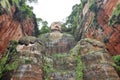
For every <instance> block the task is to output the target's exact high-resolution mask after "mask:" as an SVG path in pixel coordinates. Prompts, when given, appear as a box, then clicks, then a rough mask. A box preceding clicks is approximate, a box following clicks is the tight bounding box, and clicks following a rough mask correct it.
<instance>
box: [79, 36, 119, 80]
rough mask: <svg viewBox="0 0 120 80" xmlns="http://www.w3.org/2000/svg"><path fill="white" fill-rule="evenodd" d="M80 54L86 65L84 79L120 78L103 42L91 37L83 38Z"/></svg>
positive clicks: (117, 79) (112, 79)
mask: <svg viewBox="0 0 120 80" xmlns="http://www.w3.org/2000/svg"><path fill="white" fill-rule="evenodd" d="M80 55H81V60H82V63H83V65H84V69H83V80H120V78H119V76H118V74H117V72H116V71H115V69H114V67H113V66H112V65H113V64H114V63H113V61H112V58H111V56H110V55H109V53H108V51H106V47H105V45H104V44H103V43H101V42H99V41H97V40H94V39H89V38H86V39H82V40H81V41H80Z"/></svg>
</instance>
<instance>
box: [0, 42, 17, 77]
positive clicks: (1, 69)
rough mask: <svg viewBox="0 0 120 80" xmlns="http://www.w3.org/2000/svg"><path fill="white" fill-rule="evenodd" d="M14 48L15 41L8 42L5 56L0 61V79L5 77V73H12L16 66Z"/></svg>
mask: <svg viewBox="0 0 120 80" xmlns="http://www.w3.org/2000/svg"><path fill="white" fill-rule="evenodd" d="M16 46H17V42H16V41H10V44H9V46H8V47H7V51H6V53H5V55H4V56H3V58H2V59H1V60H0V79H3V78H4V77H5V75H4V74H5V72H8V71H12V70H14V69H16V68H17V66H18V60H17V51H16ZM7 74H8V73H7Z"/></svg>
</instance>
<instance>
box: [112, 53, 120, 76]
mask: <svg viewBox="0 0 120 80" xmlns="http://www.w3.org/2000/svg"><path fill="white" fill-rule="evenodd" d="M112 59H113V61H114V62H115V64H113V66H114V67H115V69H116V70H117V72H118V74H119V76H120V55H117V56H113V57H112Z"/></svg>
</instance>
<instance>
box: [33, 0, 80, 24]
mask: <svg viewBox="0 0 120 80" xmlns="http://www.w3.org/2000/svg"><path fill="white" fill-rule="evenodd" d="M79 3H80V0H38V3H32V4H31V5H32V6H34V9H33V11H34V13H35V14H36V16H37V18H42V19H43V20H46V21H47V22H48V25H50V24H51V23H52V22H54V21H64V20H65V19H66V17H67V16H69V14H70V13H71V11H72V6H73V5H75V4H79Z"/></svg>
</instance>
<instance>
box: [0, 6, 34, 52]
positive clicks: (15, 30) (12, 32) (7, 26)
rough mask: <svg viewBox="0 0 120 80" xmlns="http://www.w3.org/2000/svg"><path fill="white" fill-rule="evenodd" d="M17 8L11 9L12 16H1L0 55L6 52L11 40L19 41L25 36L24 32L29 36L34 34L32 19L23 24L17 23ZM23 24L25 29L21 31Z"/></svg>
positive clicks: (24, 21)
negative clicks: (15, 14) (15, 13)
mask: <svg viewBox="0 0 120 80" xmlns="http://www.w3.org/2000/svg"><path fill="white" fill-rule="evenodd" d="M15 11H16V10H15V6H12V7H11V14H9V15H7V14H2V15H0V53H3V52H4V51H5V48H6V46H7V44H8V43H9V41H10V40H19V39H20V38H21V37H22V36H24V35H23V32H24V33H26V34H27V35H32V33H33V32H34V31H33V30H34V21H33V19H32V18H28V19H25V20H23V23H20V22H18V21H16V20H15V19H14V18H13V14H14V12H15ZM21 24H23V26H24V27H23V29H24V31H22V29H21Z"/></svg>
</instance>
